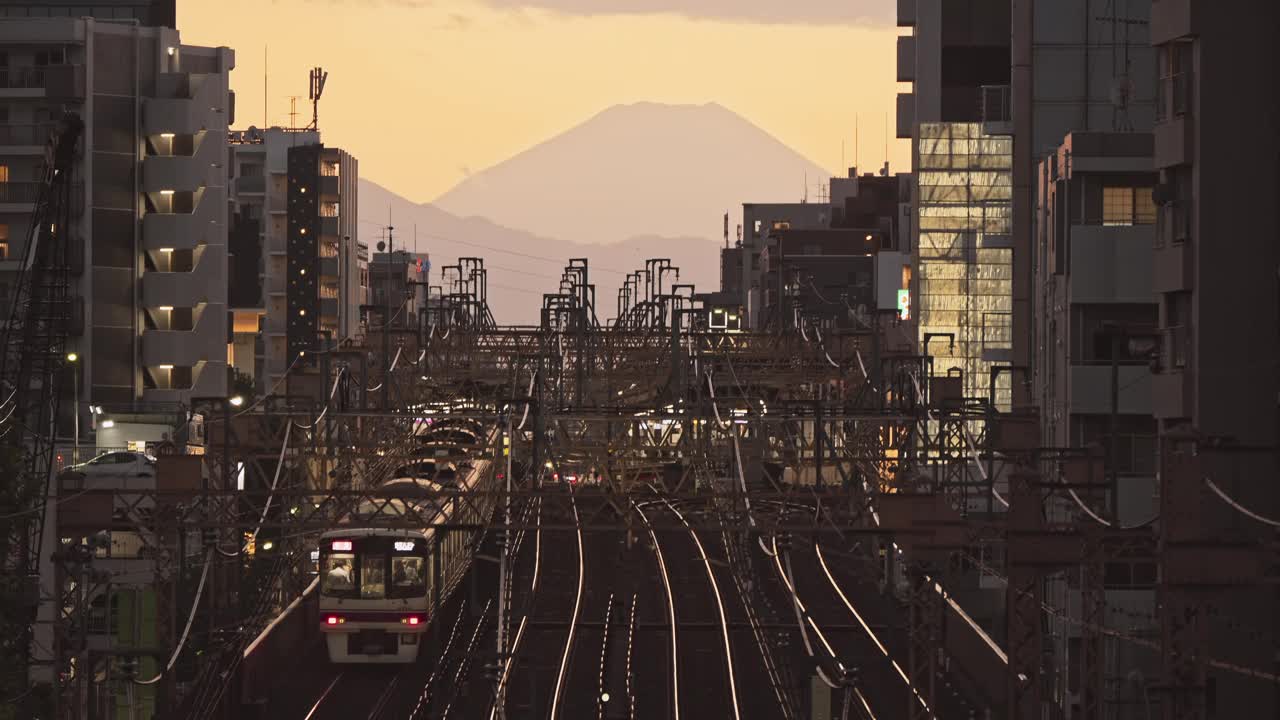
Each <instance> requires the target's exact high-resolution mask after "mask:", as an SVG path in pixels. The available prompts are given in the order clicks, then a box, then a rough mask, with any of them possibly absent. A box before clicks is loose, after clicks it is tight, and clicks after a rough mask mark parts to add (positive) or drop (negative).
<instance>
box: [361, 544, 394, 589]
mask: <svg viewBox="0 0 1280 720" xmlns="http://www.w3.org/2000/svg"><path fill="white" fill-rule="evenodd" d="M386 596H387V556H386V555H372V554H366V555H361V556H360V599H361V600H381V599H382V598H385V597H386Z"/></svg>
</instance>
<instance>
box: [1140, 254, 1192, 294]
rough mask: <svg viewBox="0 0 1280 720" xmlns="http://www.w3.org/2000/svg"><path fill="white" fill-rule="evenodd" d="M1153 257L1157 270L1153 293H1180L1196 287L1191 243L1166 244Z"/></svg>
mask: <svg viewBox="0 0 1280 720" xmlns="http://www.w3.org/2000/svg"><path fill="white" fill-rule="evenodd" d="M1152 255H1153V256H1154V259H1155V262H1154V268H1155V270H1154V272H1153V274H1152V278H1151V285H1152V288H1151V289H1152V290H1153V291H1155V292H1156V293H1167V292H1178V291H1180V290H1190V289H1191V288H1192V287H1193V286H1194V283H1193V275H1192V271H1193V270H1194V268H1195V264H1194V262H1193V260H1192V257H1191V243H1189V242H1170V243H1166V244H1163V245H1162V246H1160V247H1157V248H1156V249H1155V250H1154V251H1153V252H1152Z"/></svg>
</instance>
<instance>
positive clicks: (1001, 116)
mask: <svg viewBox="0 0 1280 720" xmlns="http://www.w3.org/2000/svg"><path fill="white" fill-rule="evenodd" d="M979 98H980V100H981V105H982V132H983V133H984V134H986V135H1012V134H1013V93H1012V92H1011V91H1010V88H1009V86H1008V85H983V86H982V87H981V88H979Z"/></svg>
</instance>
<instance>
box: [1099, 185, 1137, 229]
mask: <svg viewBox="0 0 1280 720" xmlns="http://www.w3.org/2000/svg"><path fill="white" fill-rule="evenodd" d="M1102 224H1103V225H1132V224H1133V188H1129V187H1108V188H1103V189H1102Z"/></svg>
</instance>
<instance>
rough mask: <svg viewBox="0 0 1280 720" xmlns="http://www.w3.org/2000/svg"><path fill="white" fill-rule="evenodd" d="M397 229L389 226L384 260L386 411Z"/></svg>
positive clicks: (389, 399) (383, 324)
mask: <svg viewBox="0 0 1280 720" xmlns="http://www.w3.org/2000/svg"><path fill="white" fill-rule="evenodd" d="M394 231H395V228H394V227H393V226H391V225H388V226H387V243H386V254H385V255H383V260H384V261H385V264H386V266H387V272H386V279H385V280H384V283H385V284H384V285H383V286H382V293H383V309H382V408H383V409H384V410H386V409H388V408H390V407H391V389H390V388H389V387H388V386H387V383H388V382H389V381H390V380H391V373H390V372H389V368H390V366H391V261H392V255H394V254H395V238H394V235H393V232H394ZM378 245H379V249H380V250H381V249H383V248H382V247H381V246H382V243H378Z"/></svg>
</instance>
